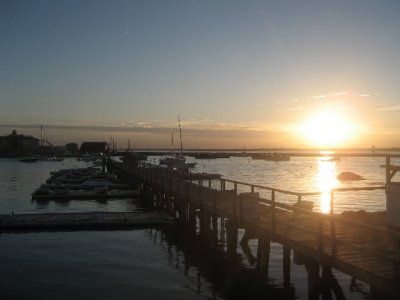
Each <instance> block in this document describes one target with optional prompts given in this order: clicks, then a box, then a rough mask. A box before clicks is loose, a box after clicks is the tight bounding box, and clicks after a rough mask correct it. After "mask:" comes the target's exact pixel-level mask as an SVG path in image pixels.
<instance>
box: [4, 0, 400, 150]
mask: <svg viewBox="0 0 400 300" xmlns="http://www.w3.org/2000/svg"><path fill="white" fill-rule="evenodd" d="M399 36H400V2H399V1H387V0H382V1H375V0H359V1H353V0H346V1H341V0H338V1H320V0H305V1H298V0H293V1H289V0H282V1H269V0H265V1H261V0H258V1H252V0H248V1H247V0H246V1H244V0H243V1H235V0H230V1H225V0H219V1H215V0H210V1H208V0H202V1H200V0H199V1H192V0H182V1H173V0H171V1H164V0H162V1H161V0H160V1H152V0H144V1H135V0H130V1H122V0H113V1H103V0H95V1H91V0H86V1H77V0H68V1H67V0H56V1H53V0H48V1H44V0H35V1H22V0H11V1H8V0H0V108H1V109H0V135H6V134H9V133H10V132H11V131H12V129H14V128H15V129H17V131H18V133H22V134H27V135H33V136H35V137H40V125H41V124H43V125H44V128H45V132H46V136H47V139H48V140H50V141H51V142H52V143H53V144H58V145H63V144H65V143H68V142H76V143H81V142H82V141H110V140H111V139H114V140H115V143H117V145H118V146H119V147H121V148H122V147H126V146H127V144H128V140H130V144H131V146H132V147H133V148H168V147H171V134H172V133H173V134H174V135H175V136H176V137H178V135H179V130H178V116H179V118H180V124H181V127H182V133H183V144H184V147H185V148H238V149H242V148H269V147H274V148H277V147H285V148H287V147H300V148H304V147H338V148H343V147H346V148H347V147H371V146H372V145H375V146H376V147H400V128H399V127H400V126H399V125H400V122H399V120H400V118H399V117H400V102H399V94H400V84H399V78H400V76H399V70H400V56H399V53H400V38H399ZM174 140H175V141H176V140H177V138H175V139H174ZM176 144H177V143H176Z"/></svg>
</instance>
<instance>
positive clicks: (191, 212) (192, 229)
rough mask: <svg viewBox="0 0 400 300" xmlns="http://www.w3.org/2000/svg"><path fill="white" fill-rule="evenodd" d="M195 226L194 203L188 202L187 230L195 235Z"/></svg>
mask: <svg viewBox="0 0 400 300" xmlns="http://www.w3.org/2000/svg"><path fill="white" fill-rule="evenodd" d="M196 228H197V215H196V207H195V206H194V204H192V203H189V231H190V232H192V233H193V235H196Z"/></svg>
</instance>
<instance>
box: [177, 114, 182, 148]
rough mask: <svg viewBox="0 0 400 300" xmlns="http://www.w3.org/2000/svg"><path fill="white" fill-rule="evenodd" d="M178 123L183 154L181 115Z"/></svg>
mask: <svg viewBox="0 0 400 300" xmlns="http://www.w3.org/2000/svg"><path fill="white" fill-rule="evenodd" d="M178 125H179V138H180V140H181V155H182V148H183V147H182V128H181V120H180V119H179V116H178Z"/></svg>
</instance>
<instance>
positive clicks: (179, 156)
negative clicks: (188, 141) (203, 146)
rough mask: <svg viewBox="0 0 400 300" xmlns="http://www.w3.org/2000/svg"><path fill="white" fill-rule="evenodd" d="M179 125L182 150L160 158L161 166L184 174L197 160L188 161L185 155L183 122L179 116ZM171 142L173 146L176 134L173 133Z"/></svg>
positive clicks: (170, 171) (172, 171) (168, 170)
mask: <svg viewBox="0 0 400 300" xmlns="http://www.w3.org/2000/svg"><path fill="white" fill-rule="evenodd" d="M178 126H179V138H180V144H181V146H180V152H179V153H172V154H170V155H169V156H165V157H163V158H161V159H160V160H159V167H161V168H166V170H167V172H169V173H177V174H184V173H189V172H190V171H191V169H193V168H194V167H195V166H196V162H191V163H187V162H186V157H185V156H184V155H183V146H182V129H181V122H180V119H179V116H178ZM171 143H172V146H173V143H174V136H173V134H172V137H171Z"/></svg>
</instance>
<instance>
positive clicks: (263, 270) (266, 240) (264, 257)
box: [256, 233, 271, 281]
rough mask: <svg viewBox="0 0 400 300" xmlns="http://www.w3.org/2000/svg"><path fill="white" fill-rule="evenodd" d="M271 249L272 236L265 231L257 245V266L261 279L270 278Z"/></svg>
mask: <svg viewBox="0 0 400 300" xmlns="http://www.w3.org/2000/svg"><path fill="white" fill-rule="evenodd" d="M270 249H271V238H270V236H268V235H267V234H266V233H263V234H261V235H260V236H259V238H258V246H257V267H256V269H257V270H258V274H259V278H260V280H262V281H263V280H267V279H268V270H269V253H270Z"/></svg>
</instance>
